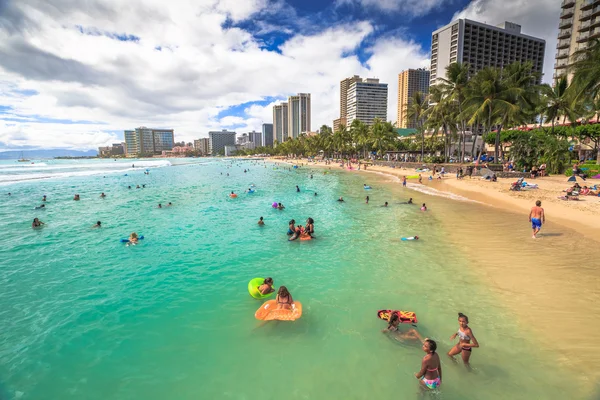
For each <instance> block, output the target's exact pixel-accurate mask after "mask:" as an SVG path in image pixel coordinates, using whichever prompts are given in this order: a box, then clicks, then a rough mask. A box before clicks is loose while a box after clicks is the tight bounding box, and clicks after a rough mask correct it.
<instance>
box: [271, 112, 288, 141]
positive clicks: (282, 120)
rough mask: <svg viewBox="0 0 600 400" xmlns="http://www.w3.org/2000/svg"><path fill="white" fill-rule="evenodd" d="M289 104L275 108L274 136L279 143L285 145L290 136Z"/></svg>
mask: <svg viewBox="0 0 600 400" xmlns="http://www.w3.org/2000/svg"><path fill="white" fill-rule="evenodd" d="M288 129H289V124H288V103H281V104H278V105H275V106H273V135H274V136H275V137H274V139H275V140H277V142H278V143H283V142H284V141H285V139H286V138H287V137H288V136H289V135H288Z"/></svg>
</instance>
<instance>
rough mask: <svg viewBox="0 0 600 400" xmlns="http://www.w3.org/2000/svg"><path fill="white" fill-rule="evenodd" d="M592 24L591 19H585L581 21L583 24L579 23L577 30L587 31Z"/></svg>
mask: <svg viewBox="0 0 600 400" xmlns="http://www.w3.org/2000/svg"><path fill="white" fill-rule="evenodd" d="M590 25H591V21H590V20H588V21H583V22H582V23H581V25H579V28H577V31H579V32H581V31H587V30H588V29H590Z"/></svg>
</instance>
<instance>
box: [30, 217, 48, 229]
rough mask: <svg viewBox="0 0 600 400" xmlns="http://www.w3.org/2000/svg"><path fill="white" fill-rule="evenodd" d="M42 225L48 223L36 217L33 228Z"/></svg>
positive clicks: (32, 224)
mask: <svg viewBox="0 0 600 400" xmlns="http://www.w3.org/2000/svg"><path fill="white" fill-rule="evenodd" d="M42 225H46V224H44V223H43V222H42V221H40V220H39V219H37V218H34V219H33V222H32V223H31V227H32V228H40V227H41V226H42Z"/></svg>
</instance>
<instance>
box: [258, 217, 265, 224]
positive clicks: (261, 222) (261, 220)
mask: <svg viewBox="0 0 600 400" xmlns="http://www.w3.org/2000/svg"><path fill="white" fill-rule="evenodd" d="M258 224H259V225H260V226H263V225H264V224H265V221H263V217H260V219H259V220H258Z"/></svg>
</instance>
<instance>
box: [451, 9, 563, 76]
mask: <svg viewBox="0 0 600 400" xmlns="http://www.w3.org/2000/svg"><path fill="white" fill-rule="evenodd" d="M559 16H560V1H558V0H502V1H498V0H473V1H472V2H471V3H470V4H469V5H468V6H467V7H466V8H465V9H464V10H462V11H460V12H458V13H456V14H455V15H454V17H453V19H457V18H468V19H473V20H476V21H481V22H486V23H488V24H491V25H497V24H500V23H502V22H504V21H509V22H514V23H517V24H519V25H521V32H522V33H524V34H526V35H530V36H535V37H539V38H541V39H544V40H546V56H545V58H544V78H543V80H544V82H551V81H552V74H553V71H554V61H555V58H554V57H555V55H556V42H557V38H556V37H557V35H558V22H559Z"/></svg>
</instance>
